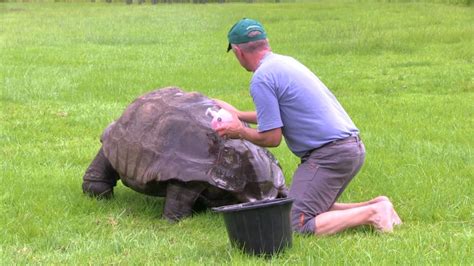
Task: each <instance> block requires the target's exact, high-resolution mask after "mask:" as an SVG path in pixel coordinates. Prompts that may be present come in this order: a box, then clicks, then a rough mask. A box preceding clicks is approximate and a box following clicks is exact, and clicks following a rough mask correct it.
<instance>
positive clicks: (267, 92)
mask: <svg viewBox="0 0 474 266" xmlns="http://www.w3.org/2000/svg"><path fill="white" fill-rule="evenodd" d="M250 94H251V95H252V98H253V102H254V103H255V108H256V111H257V124H258V126H257V130H258V132H264V131H268V130H271V129H275V128H281V127H283V122H282V121H281V115H280V106H279V104H278V95H277V91H276V88H275V86H274V85H273V84H272V82H271V81H270V80H268V79H262V78H254V79H252V82H251V83H250Z"/></svg>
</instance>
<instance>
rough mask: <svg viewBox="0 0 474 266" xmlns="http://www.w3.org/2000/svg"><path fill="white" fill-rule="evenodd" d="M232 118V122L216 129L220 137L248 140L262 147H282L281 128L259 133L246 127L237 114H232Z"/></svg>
mask: <svg viewBox="0 0 474 266" xmlns="http://www.w3.org/2000/svg"><path fill="white" fill-rule="evenodd" d="M232 118H233V119H232V122H229V123H223V124H221V125H220V126H218V127H217V128H216V129H215V130H216V132H217V134H219V136H221V137H222V136H227V137H229V138H231V139H239V138H241V139H246V140H248V141H250V142H252V143H253V144H255V145H258V146H262V147H276V146H278V145H280V142H281V136H282V133H281V128H275V129H271V130H267V131H264V132H258V131H257V130H256V129H254V128H250V127H246V126H244V125H243V124H242V122H241V121H240V120H239V117H238V116H237V113H235V112H232Z"/></svg>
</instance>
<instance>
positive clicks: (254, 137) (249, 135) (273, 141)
mask: <svg viewBox="0 0 474 266" xmlns="http://www.w3.org/2000/svg"><path fill="white" fill-rule="evenodd" d="M240 137H241V138H243V139H246V140H248V141H250V142H252V143H253V144H255V145H258V146H262V147H277V146H278V145H280V142H281V129H280V128H276V129H273V130H269V131H265V132H258V131H257V130H256V129H254V128H249V127H243V128H242V130H241V131H240Z"/></svg>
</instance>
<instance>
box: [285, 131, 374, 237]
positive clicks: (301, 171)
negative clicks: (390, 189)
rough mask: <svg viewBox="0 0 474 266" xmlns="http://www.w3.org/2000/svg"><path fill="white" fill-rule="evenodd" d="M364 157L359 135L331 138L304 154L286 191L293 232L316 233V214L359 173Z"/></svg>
mask: <svg viewBox="0 0 474 266" xmlns="http://www.w3.org/2000/svg"><path fill="white" fill-rule="evenodd" d="M364 159H365V147H364V144H363V143H362V140H361V139H360V138H359V136H352V137H349V138H346V139H341V140H336V141H333V142H331V143H329V144H326V145H324V146H323V147H320V148H318V149H315V150H313V151H311V152H309V153H308V154H306V155H305V156H303V158H302V159H301V164H300V165H299V166H298V169H296V172H295V174H294V176H293V182H292V185H291V188H290V193H289V196H290V197H291V198H293V199H294V202H293V207H292V209H291V223H292V227H293V230H294V231H296V232H299V233H303V234H308V233H315V232H316V230H317V229H316V223H315V219H316V218H315V217H316V216H317V215H319V214H321V213H323V212H327V211H328V210H329V209H330V208H331V206H332V205H333V204H334V203H335V202H336V200H337V199H338V198H339V196H340V195H341V194H342V192H343V191H344V189H345V188H346V186H347V185H348V184H349V182H350V181H351V180H352V178H353V177H354V176H355V175H356V174H357V172H359V170H360V168H361V167H362V164H363V163H364Z"/></svg>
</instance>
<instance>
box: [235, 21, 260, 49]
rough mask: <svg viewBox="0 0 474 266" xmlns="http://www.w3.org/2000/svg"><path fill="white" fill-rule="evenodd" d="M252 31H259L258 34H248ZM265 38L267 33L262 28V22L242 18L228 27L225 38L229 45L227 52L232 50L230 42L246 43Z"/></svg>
mask: <svg viewBox="0 0 474 266" xmlns="http://www.w3.org/2000/svg"><path fill="white" fill-rule="evenodd" d="M254 31H259V32H260V34H249V33H251V32H254ZM266 38H267V33H266V32H265V29H264V28H263V26H262V24H261V23H260V22H258V21H256V20H254V19H250V18H243V19H241V20H239V21H237V23H235V24H234V26H232V28H230V30H229V33H228V34H227V39H229V46H228V47H227V52H229V51H230V50H232V45H231V44H232V43H233V44H239V43H247V42H253V41H258V40H263V39H266Z"/></svg>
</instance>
